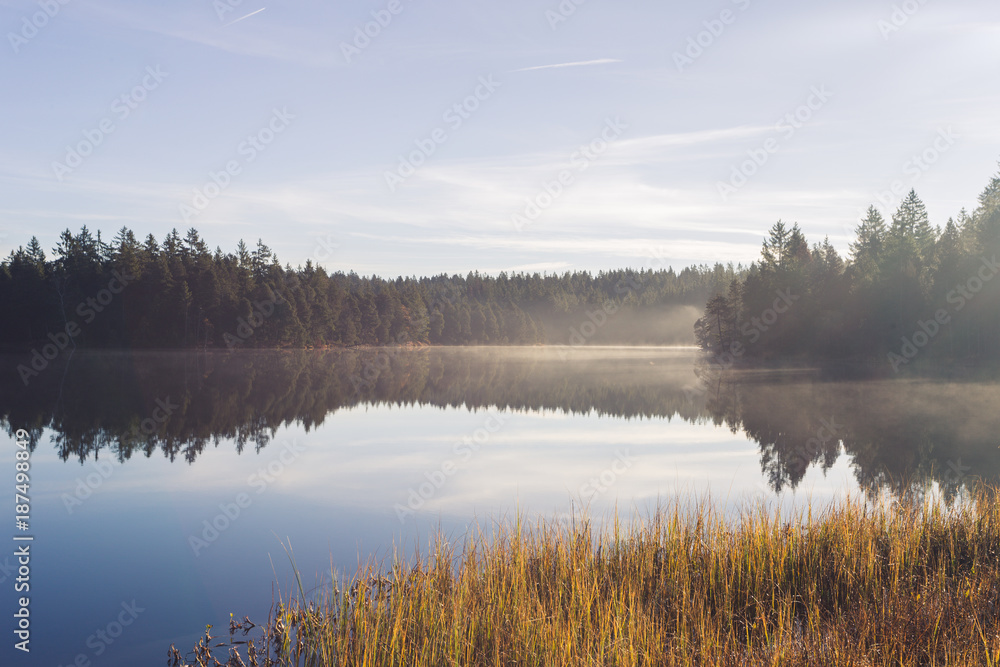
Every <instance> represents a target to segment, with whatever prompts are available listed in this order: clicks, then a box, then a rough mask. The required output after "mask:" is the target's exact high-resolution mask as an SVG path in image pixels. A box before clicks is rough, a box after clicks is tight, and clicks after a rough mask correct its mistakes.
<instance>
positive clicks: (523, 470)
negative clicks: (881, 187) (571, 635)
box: [0, 348, 1000, 665]
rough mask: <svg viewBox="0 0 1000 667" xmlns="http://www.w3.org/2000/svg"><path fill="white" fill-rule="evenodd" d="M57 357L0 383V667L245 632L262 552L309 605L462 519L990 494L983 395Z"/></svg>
mask: <svg viewBox="0 0 1000 667" xmlns="http://www.w3.org/2000/svg"><path fill="white" fill-rule="evenodd" d="M58 361H59V362H60V363H57V364H54V365H53V366H52V367H51V368H48V369H46V370H45V371H44V372H42V373H41V374H40V375H39V376H38V377H36V378H32V379H31V381H30V383H29V385H28V386H27V387H25V386H24V384H23V383H22V382H21V381H20V379H19V378H18V375H17V372H16V369H15V366H16V364H18V363H22V362H23V359H20V358H18V359H13V360H11V359H7V360H5V361H4V365H3V375H2V377H4V378H7V381H6V382H5V383H4V385H5V386H2V387H0V391H2V396H3V401H2V404H0V406H2V417H3V420H4V426H5V427H6V428H5V431H6V438H7V445H6V446H5V447H4V448H3V450H2V454H0V469H3V470H6V471H8V474H5V475H2V476H0V477H2V478H4V479H8V483H7V484H5V485H4V488H3V498H4V506H5V507H8V508H10V510H9V511H8V513H7V516H8V517H9V519H10V521H11V528H10V535H11V536H12V535H14V534H15V533H17V532H18V531H16V530H15V529H14V528H13V516H12V514H13V504H14V490H13V483H12V480H13V474H14V464H15V461H14V451H15V445H14V436H13V434H14V433H15V431H16V430H17V429H25V430H27V431H29V432H30V434H31V439H32V443H33V445H32V446H33V453H32V458H31V471H30V474H31V502H32V505H31V530H30V534H32V535H34V537H35V542H34V543H33V544H32V547H31V548H32V561H31V591H30V595H31V607H30V609H31V615H32V616H31V619H32V640H31V648H32V651H31V654H30V656H29V657H28V659H27V660H25V659H24V656H23V654H21V653H20V652H17V651H14V650H13V648H12V644H13V640H11V639H10V637H11V636H12V635H11V630H12V629H13V625H12V623H11V621H10V620H8V621H7V622H6V625H7V629H5V631H4V634H5V636H7V637H8V641H6V642H5V643H4V646H3V649H2V654H0V655H2V656H3V657H2V660H0V662H2V664H5V665H6V664H30V665H35V664H37V665H69V664H72V663H73V662H74V660H78V656H81V655H82V656H84V659H85V660H87V661H89V662H90V664H92V665H147V664H151V665H157V664H165V655H166V649H167V647H169V646H170V644H171V643H174V644H176V645H177V646H178V648H180V649H182V650H185V651H186V650H187V649H189V648H190V647H191V646H192V645H193V644H194V643H195V641H196V640H197V637H198V635H199V634H200V633H201V631H202V630H203V629H204V626H205V624H207V623H212V624H214V625H215V627H216V629H221V628H223V627H226V626H227V625H228V620H229V613H230V612H233V613H234V614H236V615H238V616H243V615H244V614H248V615H249V616H250V617H251V619H253V620H260V621H263V620H265V619H266V617H267V612H268V609H269V607H270V604H271V600H272V595H273V594H274V592H275V586H276V585H280V586H281V587H282V590H283V591H288V590H290V584H291V579H290V571H291V568H290V565H289V562H288V557H287V556H286V553H285V551H284V549H283V547H282V544H281V543H282V542H285V544H286V545H287V544H288V543H290V544H291V546H292V548H293V549H294V554H295V559H296V562H297V565H298V567H299V569H300V570H301V571H302V572H303V573H304V574H305V575H306V577H307V582H308V581H310V579H309V577H311V576H312V575H313V574H315V575H316V577H315V578H314V579H315V581H316V584H317V586H319V587H320V588H321V587H322V585H323V581H324V580H323V579H322V578H321V577H322V576H326V578H327V579H328V576H329V572H330V571H331V567H332V568H334V569H335V570H336V571H338V572H341V573H343V572H345V571H347V572H351V571H353V570H354V569H355V568H356V567H357V566H358V563H359V562H364V561H368V560H369V559H375V560H381V559H388V558H391V557H392V555H393V549H394V547H395V548H397V549H399V550H400V551H401V552H402V553H403V554H404V555H407V556H412V554H413V553H414V552H415V550H417V549H418V548H421V547H426V545H427V542H428V540H429V538H430V537H431V536H432V535H433V534H434V533H435V532H436V531H439V530H440V531H442V532H444V533H445V534H446V535H448V536H449V537H450V538H451V539H452V540H453V541H454V542H461V540H462V538H463V537H464V535H465V534H466V531H467V529H468V527H469V525H470V523H472V522H474V521H475V520H477V519H479V520H484V521H485V522H486V523H488V522H489V520H491V519H495V518H498V517H504V516H507V517H511V516H513V515H515V514H516V513H518V512H520V513H522V514H524V515H526V516H531V517H536V516H541V517H546V518H550V519H553V518H554V519H557V520H562V521H571V520H572V517H574V516H579V514H580V513H581V511H582V510H584V509H586V510H588V511H589V513H590V514H591V515H592V516H594V517H595V518H597V519H600V517H602V516H608V515H609V514H610V513H611V512H613V511H614V509H615V508H616V507H617V508H618V511H619V513H622V514H628V515H642V514H644V513H646V512H648V511H649V510H650V509H651V508H653V507H655V506H656V504H657V503H658V502H669V501H672V500H673V499H675V498H678V497H680V498H683V499H692V498H696V497H706V496H707V497H709V498H711V501H712V502H714V503H716V504H717V505H719V506H720V507H722V508H723V509H724V510H725V508H729V511H730V512H734V513H735V511H736V508H737V507H739V506H740V504H741V503H743V502H745V501H747V500H748V499H757V500H759V499H761V498H763V499H767V500H769V501H771V502H774V503H779V504H784V505H792V504H796V503H798V504H801V503H802V502H804V501H811V502H812V503H814V504H823V503H827V502H830V501H833V500H836V499H838V498H842V497H843V496H845V495H846V494H855V495H862V494H867V495H869V496H871V497H876V496H881V497H892V496H894V495H895V496H900V495H904V494H913V493H918V494H919V493H931V494H936V495H941V496H943V497H945V498H952V497H954V496H955V495H957V494H958V495H960V494H962V493H963V492H964V491H965V489H967V488H969V487H971V486H974V485H975V484H976V483H977V482H978V481H979V480H985V481H987V482H996V481H997V480H998V478H1000V458H998V457H1000V449H998V445H1000V438H998V435H997V433H998V431H997V427H998V425H1000V424H998V421H1000V416H998V415H997V412H996V406H997V405H998V404H1000V385H998V384H996V383H992V382H970V381H958V380H948V379H921V380H914V379H909V380H905V379H904V380H901V379H868V380H864V381H859V380H856V379H847V378H846V376H845V375H844V374H843V373H831V372H829V371H827V372H819V371H801V370H800V371H782V372H777V371H771V372H744V373H718V372H713V371H712V370H711V369H710V368H708V367H707V366H706V365H705V364H704V363H700V362H699V355H698V354H697V353H696V352H695V351H694V350H690V349H665V348H585V349H575V350H570V349H558V348H556V349H553V348H505V349H497V348H467V349H424V350H365V351H343V352H314V351H306V352H239V353H155V354H153V353H150V354H117V353H90V354H82V353H76V354H75V355H73V357H72V358H71V359H69V360H68V363H63V362H65V361H66V360H58ZM8 540H9V538H8ZM8 544H13V542H11V541H9V542H8ZM13 550H14V547H13V546H10V547H8V548H6V549H4V550H3V552H2V555H0V579H3V582H2V586H4V588H5V589H6V590H7V591H8V594H5V595H4V597H3V600H4V605H5V609H4V610H5V615H4V616H5V618H7V619H11V614H12V613H13V611H14V609H15V606H14V605H15V602H14V598H15V594H14V592H13V585H14V578H15V577H16V576H17V575H16V573H15V571H14V568H13V567H12V565H15V564H16V559H15V558H14V556H13ZM123 605H124V606H123ZM126 621H127V623H128V624H127V625H118V623H119V622H121V623H123V624H124V623H125V622H126ZM119 630H120V634H119ZM98 631H102V632H103V634H98ZM15 661H16V662H15ZM81 664H83V663H81Z"/></svg>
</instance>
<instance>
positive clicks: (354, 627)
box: [195, 493, 1000, 667]
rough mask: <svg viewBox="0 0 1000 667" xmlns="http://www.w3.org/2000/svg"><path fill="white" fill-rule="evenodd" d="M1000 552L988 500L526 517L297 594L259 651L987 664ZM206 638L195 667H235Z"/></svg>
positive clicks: (282, 659)
mask: <svg viewBox="0 0 1000 667" xmlns="http://www.w3.org/2000/svg"><path fill="white" fill-rule="evenodd" d="M595 544H596V545H597V548H595ZM998 554H1000V500H998V499H997V497H996V496H995V495H994V494H993V493H983V494H982V495H980V496H979V497H978V498H977V499H976V501H975V502H974V503H971V504H969V505H968V506H965V507H963V508H962V509H955V510H951V511H944V510H942V509H941V508H940V507H939V506H931V505H925V506H921V507H915V508H914V507H910V508H906V507H899V506H896V507H892V508H875V509H873V508H872V507H871V506H870V505H866V504H865V503H863V502H855V501H847V502H845V503H842V504H841V505H839V506H837V507H835V508H832V509H829V510H827V511H824V512H823V513H822V514H817V515H814V514H813V513H812V512H810V511H808V510H806V511H805V512H803V513H800V514H796V515H795V516H794V517H787V516H786V517H782V516H781V515H780V514H779V513H777V512H769V511H766V510H763V509H761V508H755V509H751V510H747V511H746V512H745V513H744V515H743V516H742V518H741V520H740V521H738V522H735V523H734V522H732V521H729V522H728V523H727V522H724V521H723V520H722V518H721V517H719V516H717V515H716V514H713V512H712V510H711V509H710V508H709V507H708V506H707V505H702V506H700V507H698V508H696V509H695V510H694V511H681V510H679V509H678V510H671V511H660V512H658V513H656V514H655V515H654V516H653V517H652V518H651V519H650V520H648V521H646V522H644V523H641V524H639V525H636V526H633V527H630V528H624V527H621V526H620V525H619V524H618V523H617V522H615V524H614V525H612V526H610V527H609V529H608V531H607V532H606V533H605V534H602V535H599V536H598V535H592V534H591V531H590V529H589V527H586V526H585V527H583V528H582V529H579V530H576V531H567V530H561V529H559V528H557V527H555V526H553V525H551V524H544V523H542V524H536V525H534V526H528V527H526V526H523V525H521V524H520V523H518V522H515V523H514V524H513V525H509V524H508V525H507V526H506V527H503V528H501V529H500V531H499V534H498V535H495V536H494V537H493V538H491V539H486V538H485V537H484V536H482V535H479V536H477V537H474V538H470V539H469V541H468V543H467V544H465V545H463V547H462V548H461V549H459V550H457V551H455V550H453V549H450V548H448V547H445V546H443V542H439V546H438V547H437V548H436V550H435V551H434V552H433V553H431V554H430V555H429V556H428V557H426V558H424V559H422V561H421V562H420V563H419V564H418V565H417V566H416V567H411V566H408V565H403V564H402V563H401V562H399V563H396V564H395V565H393V566H390V567H387V568H384V569H381V568H368V569H365V570H364V571H361V572H358V573H357V574H356V576H355V577H354V578H353V580H352V581H351V582H349V585H348V586H346V587H345V590H343V591H340V592H338V593H336V594H335V595H333V596H331V598H330V599H327V600H326V601H325V602H324V603H323V604H321V605H318V606H316V605H306V604H304V603H300V602H298V601H297V599H298V598H289V599H288V600H286V601H284V602H283V603H282V604H280V605H278V607H277V608H276V609H275V611H274V613H273V614H272V618H271V619H270V622H269V625H268V627H267V631H266V632H265V634H264V636H263V637H262V638H261V639H260V640H259V642H258V645H257V647H256V648H255V650H254V655H253V656H252V661H253V663H254V664H260V665H265V664H267V665H272V664H297V665H357V666H361V665H364V666H369V665H371V666H375V665H428V666H430V665H539V666H542V665H546V666H548V665H702V666H709V665H734V666H740V667H745V666H747V665H775V666H777V665H781V666H798V665H838V666H839V665H843V666H849V665H859V666H860V665H866V666H867V665H893V666H900V665H977V666H980V665H982V666H989V667H992V666H993V665H1000V606H998V604H1000V576H998V574H1000V559H998ZM237 627H239V626H238V625H237ZM207 643H208V642H205V641H203V642H202V645H203V648H202V650H201V652H200V654H199V656H198V657H197V658H196V659H195V662H196V663H197V664H199V665H216V664H229V663H219V662H218V661H217V660H216V659H215V658H212V657H210V653H211V651H210V650H208V651H205V650H204V648H206V646H205V645H207ZM243 654H244V656H245V657H246V651H245V650H244V651H243ZM230 659H231V660H233V662H232V664H241V663H238V662H235V658H230ZM247 660H248V661H249V660H251V658H250V657H247Z"/></svg>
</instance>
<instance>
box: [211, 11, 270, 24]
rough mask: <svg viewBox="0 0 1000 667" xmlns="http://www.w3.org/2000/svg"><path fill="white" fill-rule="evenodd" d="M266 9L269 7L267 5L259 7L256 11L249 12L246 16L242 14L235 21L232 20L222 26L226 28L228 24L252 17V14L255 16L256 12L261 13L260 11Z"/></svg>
mask: <svg viewBox="0 0 1000 667" xmlns="http://www.w3.org/2000/svg"><path fill="white" fill-rule="evenodd" d="M265 9H267V7H261V8H260V9H258V10H257V11H255V12H250V13H249V14H247V15H246V16H241V17H240V18H238V19H236V20H235V21H230V22H229V23H227V24H226V25H224V26H222V27H223V28H225V27H226V26H231V25H232V24H234V23H239V22H240V21H242V20H243V19H248V18H250V17H251V16H253V15H254V14H260V13H261V12H262V11H264V10H265Z"/></svg>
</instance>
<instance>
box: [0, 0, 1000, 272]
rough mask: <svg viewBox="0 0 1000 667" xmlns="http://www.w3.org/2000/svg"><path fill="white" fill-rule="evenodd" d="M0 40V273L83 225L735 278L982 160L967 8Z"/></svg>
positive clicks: (299, 21)
mask: <svg viewBox="0 0 1000 667" xmlns="http://www.w3.org/2000/svg"><path fill="white" fill-rule="evenodd" d="M577 1H579V0H577ZM46 12H47V13H46ZM373 13H374V14H373ZM379 21H380V22H381V23H379ZM0 25H2V29H3V33H4V40H3V42H4V43H3V44H2V45H0V61H2V65H0V86H2V90H3V91H4V101H3V103H2V104H0V120H2V122H0V134H2V140H0V252H2V254H4V255H6V254H7V253H8V252H9V251H10V249H11V248H12V247H16V246H17V245H19V244H23V243H25V242H27V240H28V239H29V238H30V237H31V236H32V235H37V236H38V237H39V239H40V240H41V241H42V243H43V245H44V247H45V248H46V249H49V248H52V247H53V246H54V245H55V241H56V237H57V235H58V233H59V232H60V231H61V230H63V229H65V228H67V227H69V228H71V229H73V230H77V229H78V228H79V227H80V226H81V225H83V224H86V225H88V227H90V228H91V229H92V230H101V231H102V232H103V233H104V234H105V235H107V236H108V237H110V236H112V235H113V234H114V233H115V232H116V231H117V230H118V229H119V228H120V227H122V226H123V225H126V226H128V227H130V228H131V229H133V230H134V231H135V232H136V233H137V234H138V235H140V236H142V237H144V236H145V235H146V234H149V233H152V234H154V235H155V236H156V237H157V238H159V239H162V237H163V235H164V234H166V233H167V232H169V231H170V229H172V228H175V227H176V228H177V229H178V230H180V231H181V233H182V234H183V233H184V231H185V230H186V229H187V228H189V227H192V226H193V227H196V228H197V229H198V230H199V231H200V232H201V233H202V235H203V237H204V238H205V239H206V241H207V242H208V243H209V245H210V246H211V247H213V248H214V247H215V246H221V247H222V249H223V250H225V251H230V250H232V249H233V248H234V246H235V245H236V243H237V241H238V240H239V239H240V238H243V239H246V240H247V241H248V242H251V243H253V242H255V241H256V239H257V238H262V239H263V240H264V241H265V243H268V244H269V245H270V246H271V247H272V249H273V250H274V251H275V252H276V253H277V254H278V256H279V258H280V259H281V260H282V261H283V262H288V263H291V264H293V265H297V264H301V263H304V262H305V261H306V260H307V259H310V258H311V259H313V260H314V261H317V262H319V263H321V264H323V265H324V266H326V267H327V268H328V269H330V270H345V271H346V270H354V271H357V272H359V273H362V274H373V273H374V274H379V275H384V276H391V277H394V276H396V275H400V274H402V275H423V274H434V273H440V272H446V273H454V272H460V273H464V272H466V271H469V270H480V271H484V272H490V273H495V272H499V271H501V270H507V271H511V270H515V271H517V270H525V271H536V270H537V271H560V272H561V271H563V270H574V269H588V270H592V271H594V270H600V269H606V268H619V267H628V266H630V267H640V266H646V267H654V268H658V267H665V266H667V265H673V266H674V267H681V266H685V265H688V264H692V263H703V262H707V263H712V262H715V261H734V262H739V261H743V262H749V261H751V260H753V259H755V258H756V257H757V256H758V253H759V248H760V242H761V238H762V236H763V235H764V233H765V231H766V229H767V228H768V227H770V226H771V224H773V223H774V222H775V221H776V220H778V219H779V218H781V219H783V220H785V221H787V222H798V223H799V224H800V225H801V226H802V228H803V229H804V230H805V232H806V234H807V236H808V237H809V238H810V239H811V240H813V241H818V240H821V239H822V238H823V237H824V236H827V235H828V236H829V237H830V239H831V241H832V242H833V243H834V244H835V245H837V247H838V248H840V249H841V250H843V251H846V248H847V243H848V241H849V238H848V235H849V232H850V230H852V229H853V227H854V225H855V224H856V222H857V220H858V218H859V217H860V215H861V213H862V212H863V210H864V209H865V208H867V206H868V205H869V204H873V203H878V198H879V195H880V194H881V196H882V199H883V201H884V204H883V205H882V207H883V209H884V210H885V211H886V212H887V213H891V211H892V210H893V209H894V208H895V204H896V202H898V200H899V197H898V196H896V195H892V194H891V192H890V190H891V188H892V186H893V184H894V182H895V183H896V186H897V190H899V189H900V188H902V189H905V190H908V189H909V188H910V187H915V188H916V189H917V192H918V193H919V194H920V195H921V197H922V198H923V199H924V201H925V202H926V203H927V205H928V209H929V211H930V214H931V220H932V222H933V223H934V224H939V225H943V224H944V222H945V221H946V220H947V218H948V217H949V216H952V215H955V214H957V213H958V211H959V210H960V209H961V208H962V207H963V206H965V207H968V208H970V209H971V208H973V207H974V206H975V199H976V196H977V195H978V194H979V192H980V191H981V190H982V188H983V187H984V186H985V184H986V183H987V181H988V179H989V178H990V176H992V175H993V174H994V173H995V172H996V171H997V161H998V160H1000V124H998V123H997V109H998V108H1000V90H998V83H997V81H998V79H997V76H996V73H997V71H1000V46H998V44H1000V5H997V3H996V2H992V1H990V2H987V1H986V0H981V1H978V0H977V1H964V2H963V1H958V2H949V3H945V2H943V0H925V1H924V2H923V3H921V2H919V0H908V2H904V3H899V2H897V3H893V2H877V1H876V2H860V1H855V0H847V1H842V2H836V3H834V2H811V3H802V2H798V3H793V2H781V1H772V2H764V1H763V0H739V1H738V2H734V1H732V0H716V1H713V2H706V3H694V2H688V3H679V2H662V1H661V2H645V1H633V2H610V1H608V0H585V1H582V2H580V3H579V4H576V2H574V0H565V1H564V2H562V3H561V4H560V2H558V1H557V0H550V1H544V0H536V1H534V2H526V1H522V0H506V1H504V2H486V1H484V0H465V1H464V2H456V1H450V0H445V1H435V2H431V1H430V0H377V1H365V2H350V3H317V2H296V3H275V4H271V3H269V2H267V0H217V1H216V2H212V0H197V1H188V0H182V1H179V2H173V3H171V4H170V5H169V6H166V5H163V4H160V3H149V2H142V1H138V2H110V1H105V0H100V1H96V2H95V1H88V0H66V1H65V4H62V3H60V2H59V0H43V2H41V3H37V2H27V1H21V0H17V1H13V0H0ZM366 29H367V31H368V33H369V35H365V34H364V31H365V30H366ZM123 96H124V98H123ZM456 105H458V106H457V108H456ZM83 153H86V155H83ZM921 156H922V157H921ZM914 158H917V159H916V160H915V159H914ZM401 161H403V162H404V164H402V166H401ZM416 165H419V166H416ZM411 167H412V173H411ZM227 169H228V172H227ZM213 174H214V182H213ZM560 181H561V182H560ZM217 184H221V186H222V187H220V185H217ZM196 191H197V192H196Z"/></svg>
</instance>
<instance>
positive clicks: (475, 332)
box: [0, 227, 740, 357]
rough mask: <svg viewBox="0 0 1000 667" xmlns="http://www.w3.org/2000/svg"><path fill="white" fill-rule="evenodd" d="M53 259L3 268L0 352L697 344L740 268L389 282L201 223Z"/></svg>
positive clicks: (92, 241)
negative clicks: (703, 323)
mask: <svg viewBox="0 0 1000 667" xmlns="http://www.w3.org/2000/svg"><path fill="white" fill-rule="evenodd" d="M53 252H54V256H53V257H52V258H49V257H47V255H46V253H45V251H44V250H43V248H42V247H41V244H40V243H39V242H38V240H37V239H36V238H32V239H31V241H30V242H29V243H28V245H27V246H26V247H19V248H18V249H17V250H14V251H12V252H11V253H10V255H9V256H8V257H7V258H6V259H4V260H3V262H2V264H0V306H2V309H3V312H4V313H5V317H4V318H3V320H2V322H0V349H3V348H6V349H7V350H27V351H30V350H35V351H37V352H39V353H41V354H44V352H45V351H44V350H43V349H42V348H43V347H44V346H46V345H55V346H57V347H58V348H60V350H63V349H64V348H67V347H72V348H77V347H80V348H117V349H123V348H128V349H136V348H142V349H163V348H185V349H192V348H223V349H234V348H239V347H253V348H264V347H267V348H288V347H298V348H307V347H328V346H354V345H393V344H406V343H417V344H434V345H506V344H510V345H523V344H535V343H562V344H573V342H574V340H577V339H579V341H580V344H582V342H586V343H591V344H592V343H623V344H635V343H637V344H669V343H678V342H685V343H689V344H690V343H693V342H694V339H693V336H692V332H691V325H692V324H693V322H694V321H695V320H696V319H697V317H698V312H699V310H700V308H701V305H702V304H704V302H705V299H706V298H708V296H709V295H710V294H712V293H713V292H715V291H718V290H719V289H724V288H725V286H726V285H727V284H729V282H730V281H731V280H732V279H733V278H734V277H735V276H736V275H738V272H739V270H740V269H739V268H738V267H737V268H734V267H733V266H732V265H730V266H723V265H721V264H716V265H715V266H714V267H709V266H697V267H690V268H686V269H684V270H682V271H681V272H680V273H675V272H674V271H673V269H662V270H651V269H646V270H620V271H608V272H601V273H598V274H597V275H592V274H590V273H588V272H577V273H569V272H567V273H564V274H561V275H541V274H538V273H534V274H521V273H517V274H511V275H509V274H507V273H503V272H502V273H500V274H499V275H498V276H484V275H480V274H478V273H469V274H468V275H466V276H459V275H453V276H446V275H439V276H434V277H429V278H397V279H393V280H389V279H383V278H379V277H375V276H372V277H362V276H358V275H357V274H355V273H353V272H352V273H340V272H337V273H333V274H328V273H327V272H326V270H325V269H324V268H322V267H320V266H316V265H314V264H313V263H312V261H311V260H310V261H308V262H307V263H306V265H305V266H304V267H299V268H294V269H293V268H292V267H291V266H287V265H286V266H282V265H281V264H280V263H279V261H278V259H277V257H276V256H275V255H274V254H273V253H272V252H271V250H270V249H269V248H268V247H267V246H266V245H264V243H263V242H258V244H257V246H256V248H255V249H253V250H250V249H248V247H247V246H246V245H245V244H244V243H243V242H242V241H241V242H240V243H239V245H238V247H237V249H236V252H235V253H223V252H222V250H221V249H218V248H217V249H216V250H215V251H214V252H212V251H210V250H209V248H208V246H207V245H206V243H205V242H204V241H203V240H202V238H201V237H200V235H199V233H198V232H197V231H196V230H194V229H191V230H189V231H188V232H187V235H186V236H185V237H184V238H181V236H180V235H179V234H178V233H177V231H176V230H174V231H172V232H171V233H169V234H168V235H167V236H166V238H165V239H164V240H163V242H162V243H160V242H158V241H157V240H156V239H155V238H154V237H153V236H152V235H150V236H148V237H147V238H146V240H145V241H144V242H139V241H138V240H137V239H136V237H135V235H134V234H133V233H132V232H131V231H130V230H128V229H126V228H123V229H122V230H121V231H120V232H119V233H118V234H117V236H116V237H115V238H114V239H113V241H111V242H110V243H106V242H105V241H104V240H102V238H101V236H100V234H99V233H98V234H97V235H96V236H94V235H93V234H91V232H90V231H89V230H88V229H87V228H86V227H84V228H83V229H82V230H81V231H80V232H79V233H77V234H75V235H74V234H73V233H72V232H70V231H69V230H66V231H64V232H63V233H62V234H61V236H60V239H59V243H58V245H57V246H56V248H55V249H54V250H53ZM678 312H683V313H684V316H683V317H680V318H679V319H677V318H673V319H672V318H671V316H672V315H675V314H678ZM673 320H676V321H673ZM677 322H680V323H681V324H680V325H678V324H677ZM581 330H582V332H583V333H581ZM588 334H589V335H588ZM50 351H51V348H50ZM46 356H50V357H51V356H54V355H53V354H49V355H46Z"/></svg>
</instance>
